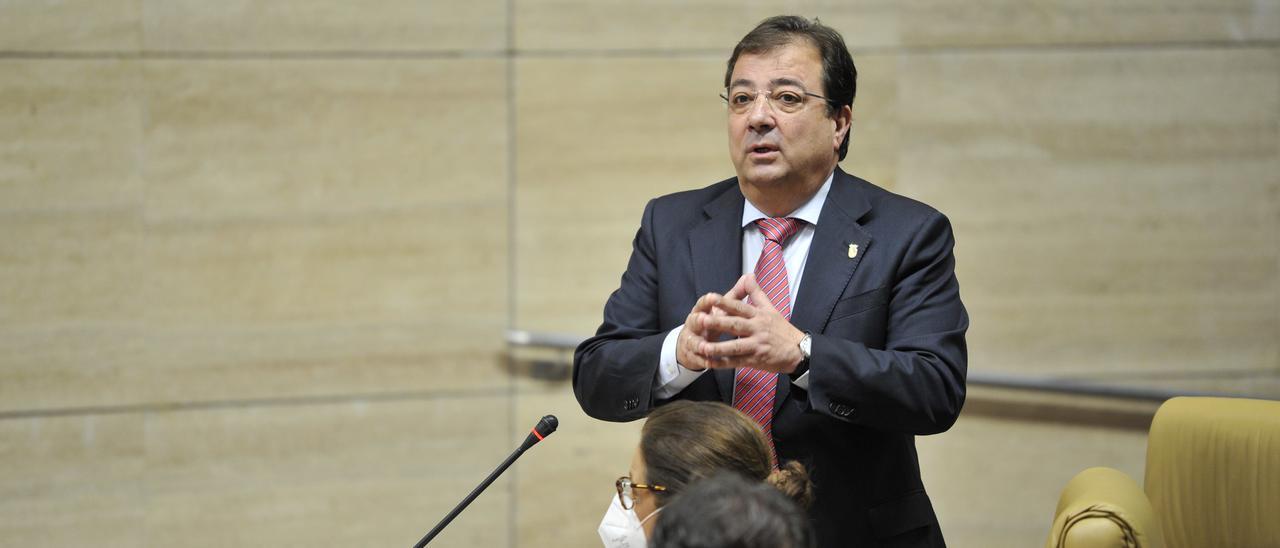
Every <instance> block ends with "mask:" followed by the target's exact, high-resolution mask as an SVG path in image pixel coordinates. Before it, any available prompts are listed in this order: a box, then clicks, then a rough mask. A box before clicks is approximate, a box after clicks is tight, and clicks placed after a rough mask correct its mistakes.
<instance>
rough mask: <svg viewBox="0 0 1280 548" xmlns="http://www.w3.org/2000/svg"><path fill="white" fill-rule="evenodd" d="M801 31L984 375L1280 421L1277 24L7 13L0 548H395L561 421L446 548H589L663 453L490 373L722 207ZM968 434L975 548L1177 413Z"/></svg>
mask: <svg viewBox="0 0 1280 548" xmlns="http://www.w3.org/2000/svg"><path fill="white" fill-rule="evenodd" d="M776 13H796V14H802V15H807V16H818V17H820V18H821V19H822V20H823V21H824V22H826V23H827V24H830V25H832V26H834V27H836V28H837V29H838V30H840V31H841V32H842V33H843V34H844V36H845V39H846V40H847V42H848V44H849V46H850V47H851V49H852V50H853V53H854V58H855V61H856V62H857V64H858V68H859V71H860V82H859V83H860V85H859V93H858V98H857V101H856V103H855V105H854V126H853V141H852V145H851V150H850V154H849V158H848V159H846V160H845V161H844V162H843V166H844V168H845V169H846V170H848V171H850V172H853V173H856V174H859V175H861V176H863V177H865V178H867V179H869V180H871V181H873V182H876V183H878V184H880V185H881V186H884V187H886V188H889V189H891V190H894V191H896V192H898V193H902V194H905V195H907V196H911V197H913V198H917V199H920V200H923V201H925V202H928V203H930V204H932V205H934V206H936V207H938V208H939V209H941V210H942V211H943V212H945V213H947V214H948V215H949V216H950V218H951V220H952V222H953V223H954V226H955V230H956V234H957V238H958V245H957V249H956V255H957V259H958V269H959V272H958V275H959V277H960V282H961V288H962V294H963V298H964V300H965V303H966V304H967V305H968V307H969V310H970V313H971V316H972V324H973V327H972V330H971V332H970V348H971V358H970V368H971V370H972V371H975V372H980V371H981V372H997V373H1015V374H1028V375H1039V376H1051V377H1052V378H1057V379H1065V380H1080V379H1085V380H1090V381H1097V382H1104V383H1110V384H1119V385H1126V386H1141V387H1155V388H1161V389H1173V390H1215V391H1225V392H1232V393H1248V394H1260V395H1264V396H1270V397H1280V2H1277V1H1274V0H1262V1H1234V0H1218V1H1214V0H1178V1H1167V2H1164V1H1151V0H1124V1H1119V2H1111V1H1107V2H1101V1H1087V2H1080V1H1068V0H1036V1H1022V0H989V1H983V2H941V1H921V2H888V1H852V2H825V1H786V2H782V1H778V2H767V1H752V2H726V1H723V0H698V1H693V2H657V3H641V2H626V1H621V0H601V1H588V0H473V1H470V2H438V1H425V2H423V1H416V2H415V1H407V0H388V1H382V2H360V3H354V2H337V1H329V0H324V1H307V2H303V1H278V2H249V1H241V0H237V1H227V2H197V1H190V0H172V1H165V2H161V1H153V0H141V1H120V0H93V1H90V0H68V1H57V2H55V1H47V2H37V1H23V0H0V233H2V234H3V237H0V545H4V546H69V545H73V544H82V543H84V542H86V541H88V542H92V543H93V544H95V545H99V546H170V545H178V544H182V545H188V546H257V545H278V546H302V545H307V546H405V545H411V544H413V543H414V542H415V541H416V540H417V539H418V538H419V537H420V536H422V535H423V534H424V533H425V532H426V531H427V530H428V529H430V527H431V526H432V525H434V524H435V522H436V521H437V520H438V519H439V518H440V517H442V516H443V515H444V514H445V512H446V511H448V509H449V508H451V507H452V506H453V504H454V503H455V502H457V501H458V500H459V499H460V498H461V497H462V496H464V495H465V494H466V493H467V492H468V491H470V489H471V487H472V486H474V485H475V484H476V483H477V482H478V481H479V480H480V479H482V478H483V477H484V475H485V474H487V473H488V472H489V471H490V470H491V469H492V468H493V467H494V466H495V465H496V464H497V463H498V462H499V461H500V460H501V459H502V458H503V457H505V455H506V453H507V452H508V451H510V449H511V448H512V447H513V446H514V445H515V444H516V443H517V442H518V441H519V440H520V439H522V438H523V436H524V433H525V432H527V429H528V428H529V427H530V426H531V425H532V424H533V422H535V421H536V419H537V418H538V417H540V416H541V415H543V414H546V413H555V414H557V415H559V417H560V419H561V430H560V432H559V433H557V434H556V435H555V437H554V438H552V439H551V440H549V441H548V442H547V443H545V444H543V445H541V446H539V447H537V448H536V449H534V450H533V451H531V452H530V453H529V454H527V455H526V456H525V457H524V459H523V460H522V461H521V463H520V464H518V465H517V466H516V467H515V468H513V469H512V470H511V471H510V472H509V473H508V474H507V475H506V476H505V477H504V478H503V479H501V480H500V481H499V482H497V483H495V484H494V485H493V486H492V487H491V488H490V489H489V490H488V491H487V492H486V493H485V494H484V495H483V496H482V497H480V499H479V500H477V502H476V503H475V504H473V505H472V507H471V508H470V509H469V510H468V511H467V512H466V513H465V514H463V516H462V517H461V518H459V519H458V520H457V521H455V522H454V524H453V525H452V526H451V527H450V529H448V530H447V532H446V533H445V534H444V535H442V536H441V537H440V539H439V540H438V541H437V544H439V545H441V546H512V547H514V546H519V547H522V548H524V547H551V546H598V544H599V542H598V539H597V537H596V533H595V528H596V525H597V523H598V522H599V519H600V517H601V516H602V514H603V512H604V510H605V507H606V505H607V503H608V500H609V497H610V496H612V493H613V486H612V482H613V480H614V478H616V477H617V476H619V475H621V474H623V473H625V472H626V470H627V466H628V463H629V461H630V455H631V451H632V449H633V447H634V444H635V441H636V439H637V432H638V427H639V424H625V425H618V424H608V423H601V422H598V421H594V420H592V419H589V418H587V417H585V416H584V415H583V414H582V413H581V412H580V411H578V409H577V405H576V403H575V402H574V400H573V397H572V393H571V390H570V388H569V385H568V382H567V381H566V380H564V379H563V378H561V377H557V376H556V375H554V374H553V375H546V374H543V375H529V374H528V373H529V372H530V371H531V369H529V368H525V367H523V366H521V365H520V364H521V360H519V359H516V358H514V357H513V353H512V352H511V351H509V349H508V346H507V343H506V342H505V340H504V333H505V332H506V331H507V330H510V329H520V330H530V331H537V332H547V333H558V334H565V335H570V336H585V335H587V334H589V333H590V332H591V331H592V330H593V329H594V328H595V326H596V324H597V323H598V321H599V317H600V309H601V306H602V304H603V302H604V300H605V299H606V297H607V296H608V294H609V292H610V291H611V290H612V289H613V288H615V287H616V285H617V281H618V277H619V275H620V274H621V272H622V269H623V267H624V266H625V261H626V258H627V255H628V254H629V252H630V241H631V237H632V235H633V234H634V231H635V229H636V227H637V226H638V223H639V215H640V212H641V209H642V208H643V205H644V203H645V201H646V200H647V199H649V198H651V197H654V196H657V195H659V194H663V193H666V192H671V191H676V190H681V189H687V188H694V187H700V186H703V185H706V184H709V183H711V182H714V181H717V180H720V179H723V178H725V177H729V176H731V175H732V167H731V165H730V163H729V161H728V159H727V147H726V138H725V129H724V116H725V114H724V109H723V106H722V104H721V102H720V100H719V99H718V98H717V96H716V95H717V93H718V92H719V91H720V86H721V78H722V75H723V68H724V62H725V59H726V58H727V56H728V53H729V51H730V50H731V48H732V46H733V44H734V43H735V42H736V41H737V39H738V38H740V37H741V35H742V34H744V33H745V32H746V31H747V30H749V29H750V28H751V27H752V26H753V25H754V24H755V23H756V22H758V21H759V20H760V19H763V18H764V17H767V16H769V15H773V14H776ZM563 357H564V356H563V355H561V356H553V357H552V358H551V359H552V360H555V359H563ZM544 365H545V364H544ZM532 371H536V369H533V370H532ZM972 392H973V393H972V394H971V397H970V404H969V406H968V407H967V408H966V412H965V415H964V416H962V418H961V419H960V421H959V423H957V425H956V427H955V428H954V429H953V430H952V431H950V432H948V433H946V434H943V435H940V436H934V437H930V438H922V439H921V440H920V442H919V445H920V451H921V460H922V466H923V467H924V474H925V479H926V484H927V485H928V486H929V488H930V490H931V493H932V495H933V499H934V505H935V508H936V509H937V512H938V514H939V517H940V518H941V519H942V522H943V528H944V532H945V533H946V534H947V536H948V539H949V540H950V542H951V544H952V545H954V546H960V547H966V546H972V547H995V546H1010V547H1012V546H1031V545H1037V544H1038V543H1041V542H1042V541H1043V538H1044V535H1045V533H1046V532H1047V530H1048V525H1049V518H1050V516H1051V514H1052V512H1053V508H1054V504H1055V502H1056V497H1057V493H1058V490H1059V489H1060V488H1061V487H1062V485H1063V484H1064V483H1065V482H1066V480H1067V479H1068V478H1070V477H1071V476H1072V475H1074V474H1075V473H1076V472H1078V471H1079V470H1080V469H1082V468H1084V467H1087V466H1091V465H1107V466H1113V467H1117V468H1120V469H1122V470H1125V471H1126V472H1129V473H1130V474H1132V475H1134V476H1135V477H1137V478H1141V474H1142V461H1143V456H1144V451H1145V427H1146V423H1145V422H1143V417H1144V416H1145V417H1148V418H1149V412H1150V409H1151V408H1152V404H1149V403H1148V404H1123V405H1122V404H1116V403H1114V402H1102V403H1098V402H1095V401H1092V400H1088V401H1086V400H1085V399H1082V398H1065V399H1064V398H1063V397H1050V396H1045V395H1039V394H1006V393H1000V392H999V391H995V390H986V391H984V390H982V389H975V390H973V391H972ZM1051 400H1052V401H1051ZM1068 400H1069V401H1068ZM1046 409H1048V410H1049V411H1046ZM1054 409H1057V411H1053V410H1054ZM1117 410H1119V411H1117ZM1134 417H1136V418H1134Z"/></svg>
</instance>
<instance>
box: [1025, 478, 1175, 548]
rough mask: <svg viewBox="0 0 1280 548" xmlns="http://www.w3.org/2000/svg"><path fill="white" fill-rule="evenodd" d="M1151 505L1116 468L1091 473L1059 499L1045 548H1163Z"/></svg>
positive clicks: (1073, 482) (1075, 480) (1073, 480)
mask: <svg viewBox="0 0 1280 548" xmlns="http://www.w3.org/2000/svg"><path fill="white" fill-rule="evenodd" d="M1163 546H1164V541H1163V537H1162V536H1161V534H1160V526H1159V524H1158V523H1156V518H1155V512H1154V511H1152V509H1151V503H1150V502H1149V501H1148V500H1147V496H1146V494H1145V493H1143V492H1142V488H1141V487H1139V486H1138V484H1137V482H1135V481H1133V479H1132V478H1130V477H1129V476H1127V475H1125V474H1124V472H1121V471H1119V470H1115V469H1113V468H1102V467H1098V468H1089V469H1088V470H1085V471H1083V472H1080V473H1079V474H1076V477H1074V478H1071V481H1069V482H1067V486H1066V487H1065V488H1063V490H1062V496H1061V497H1059V498H1058V509H1057V511H1056V512H1055V514H1054V518H1053V527H1052V529H1050V530H1049V539H1048V540H1047V541H1045V548H1111V547H1115V548H1163Z"/></svg>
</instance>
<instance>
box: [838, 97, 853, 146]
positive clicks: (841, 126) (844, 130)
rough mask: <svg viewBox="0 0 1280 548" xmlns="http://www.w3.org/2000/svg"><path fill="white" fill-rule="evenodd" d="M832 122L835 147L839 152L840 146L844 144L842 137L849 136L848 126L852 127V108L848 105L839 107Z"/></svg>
mask: <svg viewBox="0 0 1280 548" xmlns="http://www.w3.org/2000/svg"><path fill="white" fill-rule="evenodd" d="M834 120H835V123H836V133H835V147H836V150H839V149H840V144H841V143H843V142H844V136H845V135H848V134H849V129H850V126H851V125H853V107H850V106H849V105H844V106H842V107H840V111H839V112H837V113H836V115H835V117H834Z"/></svg>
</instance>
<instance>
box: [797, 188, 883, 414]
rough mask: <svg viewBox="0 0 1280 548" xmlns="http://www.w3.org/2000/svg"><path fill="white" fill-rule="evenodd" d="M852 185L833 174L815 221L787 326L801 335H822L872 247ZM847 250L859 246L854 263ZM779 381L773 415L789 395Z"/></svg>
mask: <svg viewBox="0 0 1280 548" xmlns="http://www.w3.org/2000/svg"><path fill="white" fill-rule="evenodd" d="M852 179H853V178H852V177H850V176H849V175H848V174H846V173H845V172H843V171H841V170H840V168H838V167H837V168H836V173H835V178H834V180H833V181H832V182H831V191H830V192H829V193H828V194H827V201H826V203H824V204H823V205H822V214H821V215H819V216H818V226H817V227H816V228H815V230H814V233H813V240H812V241H811V242H810V244H809V256H808V258H807V259H805V266H804V275H803V277H802V278H801V279H800V292H799V293H798V294H797V295H796V302H795V303H794V304H793V306H792V307H791V324H792V325H794V326H796V329H799V330H801V331H808V332H811V333H821V332H822V330H823V329H824V328H826V324H827V319H828V318H830V317H831V310H832V309H833V308H835V304H836V301H838V300H839V299H840V295H841V294H842V293H844V289H845V288H846V287H848V285H849V280H850V279H852V278H853V271H854V270H856V269H857V268H858V263H860V262H862V258H863V257H865V256H866V250H867V248H868V247H870V245H871V234H868V233H867V232H866V231H865V230H863V229H862V227H861V226H859V225H858V219H860V218H862V216H863V215H865V214H866V213H867V211H870V209H871V204H870V202H868V201H867V199H866V198H865V197H863V196H861V195H860V194H859V193H858V192H857V190H858V186H857V184H856V183H855V182H854V181H853V180H852ZM851 244H852V245H857V246H858V247H857V249H858V252H857V254H856V255H855V256H854V257H849V255H850V251H849V250H850V245H851ZM781 381H782V379H781V377H779V383H778V397H777V398H776V399H775V400H774V409H773V410H774V412H775V413H777V411H778V408H779V407H780V406H781V405H782V401H783V400H785V399H786V397H787V395H788V394H789V393H790V387H791V383H789V382H781Z"/></svg>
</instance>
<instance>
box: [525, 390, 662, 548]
mask: <svg viewBox="0 0 1280 548" xmlns="http://www.w3.org/2000/svg"><path fill="white" fill-rule="evenodd" d="M517 386H518V389H517V392H516V397H515V409H516V413H515V417H516V420H517V424H516V425H515V426H516V428H517V429H520V428H522V427H526V425H525V423H528V426H527V427H532V426H533V425H534V424H535V423H536V422H537V420H538V418H540V417H542V416H543V415H547V414H552V415H555V416H556V417H557V418H558V419H559V420H560V427H559V429H558V430H556V433H555V434H554V435H553V436H551V437H549V438H547V439H546V440H544V441H543V442H541V443H539V444H538V445H537V446H535V447H534V448H533V449H530V450H529V452H528V453H526V454H525V455H524V456H523V457H521V459H520V462H519V464H517V465H516V467H515V471H516V475H515V480H514V481H515V501H516V522H515V527H516V529H515V531H516V532H515V536H516V537H517V538H519V539H520V546H522V547H533V546H596V545H598V544H600V537H599V535H598V534H597V533H596V528H597V526H599V525H600V520H601V518H603V517H604V513H605V510H607V509H608V507H609V502H610V501H611V500H612V499H611V497H613V496H616V493H617V491H616V490H615V489H614V481H615V480H617V479H618V477H619V476H623V475H626V474H627V471H628V469H629V468H630V467H631V457H632V455H633V454H634V452H635V449H636V446H637V445H638V444H639V443H640V427H641V426H642V425H643V424H644V422H643V421H634V422H629V423H614V422H605V421H600V420H596V419H593V418H591V417H588V416H587V415H586V414H585V413H583V412H582V409H581V408H580V407H579V406H578V402H577V400H576V399H574V396H573V390H572V389H571V387H570V386H569V385H568V383H545V382H539V381H527V380H526V381H521V382H520V383H518V385H517ZM549 523H553V524H555V526H554V527H548V526H547V524H549Z"/></svg>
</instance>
